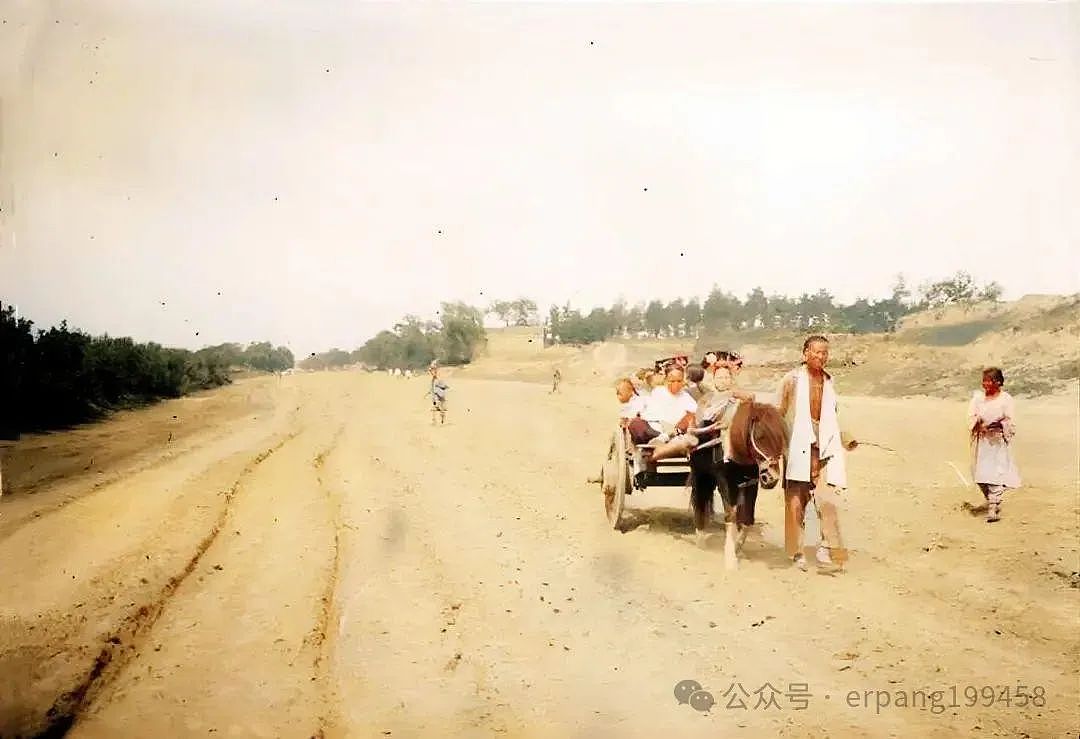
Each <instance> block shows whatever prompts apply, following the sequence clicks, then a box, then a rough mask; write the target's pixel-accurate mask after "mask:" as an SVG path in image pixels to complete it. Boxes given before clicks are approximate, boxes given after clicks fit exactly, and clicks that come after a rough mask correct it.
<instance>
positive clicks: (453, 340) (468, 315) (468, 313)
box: [299, 303, 535, 370]
mask: <svg viewBox="0 0 1080 739" xmlns="http://www.w3.org/2000/svg"><path fill="white" fill-rule="evenodd" d="M534 310H535V307H534ZM438 315H439V320H438V321H424V320H421V319H420V318H418V317H416V316H412V315H410V316H405V317H404V318H403V319H402V320H401V321H399V322H398V323H396V324H395V325H394V327H393V328H392V329H390V330H385V331H380V332H379V333H378V334H376V335H375V336H374V337H372V338H371V339H369V340H368V341H367V342H366V343H365V344H364V345H363V346H361V347H360V348H359V349H355V350H353V351H345V350H343V349H331V350H330V351H327V352H322V353H320V354H312V355H311V356H310V357H308V358H307V359H304V360H303V361H301V362H300V365H299V366H300V367H301V368H302V369H309V370H318V369H329V368H333V367H343V366H347V365H352V364H363V365H366V366H368V367H371V368H374V369H390V368H395V367H397V368H401V369H414V370H418V369H423V368H426V367H427V366H429V365H430V364H431V362H432V360H435V359H437V360H438V361H439V362H440V363H441V364H444V365H461V364H468V363H469V362H471V361H472V360H473V358H474V357H475V356H476V353H477V351H479V350H480V349H481V348H482V347H483V346H484V343H485V342H486V341H487V332H486V331H485V330H484V313H483V311H481V310H480V309H478V308H474V307H472V306H470V305H466V304H465V303H443V304H442V308H441V310H439V313H438Z"/></svg>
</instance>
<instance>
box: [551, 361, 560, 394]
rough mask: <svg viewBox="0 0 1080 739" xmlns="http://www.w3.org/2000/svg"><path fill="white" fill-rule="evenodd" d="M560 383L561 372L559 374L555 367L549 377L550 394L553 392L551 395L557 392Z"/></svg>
mask: <svg viewBox="0 0 1080 739" xmlns="http://www.w3.org/2000/svg"><path fill="white" fill-rule="evenodd" d="M561 382H562V372H560V371H559V368H558V367H556V368H555V372H554V373H553V374H552V375H551V392H553V393H557V392H559V383H561Z"/></svg>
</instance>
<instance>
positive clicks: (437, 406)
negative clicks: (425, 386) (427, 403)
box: [426, 369, 450, 426]
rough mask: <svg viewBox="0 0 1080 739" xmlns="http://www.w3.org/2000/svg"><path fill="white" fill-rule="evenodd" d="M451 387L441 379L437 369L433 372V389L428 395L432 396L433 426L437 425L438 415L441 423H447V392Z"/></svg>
mask: <svg viewBox="0 0 1080 739" xmlns="http://www.w3.org/2000/svg"><path fill="white" fill-rule="evenodd" d="M449 389H450V386H449V385H447V384H446V383H445V382H443V381H442V380H440V379H439V372H438V370H436V369H432V371H431V389H430V390H428V392H427V393H426V394H428V395H430V396H431V425H432V426H434V425H435V416H436V414H437V415H438V416H439V417H440V419H441V420H440V423H446V391H447V390H449Z"/></svg>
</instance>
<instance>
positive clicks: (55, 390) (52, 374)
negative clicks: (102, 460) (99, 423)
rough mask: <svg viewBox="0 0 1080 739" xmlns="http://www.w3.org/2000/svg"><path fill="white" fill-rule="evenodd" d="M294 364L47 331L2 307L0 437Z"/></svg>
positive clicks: (222, 348) (233, 350)
mask: <svg viewBox="0 0 1080 739" xmlns="http://www.w3.org/2000/svg"><path fill="white" fill-rule="evenodd" d="M291 366H293V356H292V352H290V351H289V350H288V349H286V348H285V347H277V348H274V347H272V346H271V345H270V344H269V343H267V342H263V343H259V344H250V345H249V346H247V347H246V348H244V347H241V346H240V345H239V344H221V345H219V346H213V347H207V348H205V349H200V350H199V351H196V352H192V351H188V350H187V349H172V348H168V347H163V346H161V345H159V344H156V343H153V342H149V343H140V342H136V341H134V340H132V339H130V338H127V337H112V336H90V335H89V334H86V333H84V332H82V331H78V330H75V329H71V328H68V325H67V322H66V321H63V322H61V324H60V325H59V326H53V327H52V328H50V329H48V330H41V329H38V330H36V331H35V330H34V324H33V322H32V321H29V320H27V319H25V318H21V317H20V318H18V319H16V317H15V310H14V308H12V307H10V306H8V307H3V306H0V427H2V428H0V431H5V432H6V433H9V434H10V433H13V432H15V431H32V430H45V429H51V428H59V427H62V426H66V425H70V424H74V423H81V422H84V421H89V420H93V419H95V418H99V417H101V416H102V415H104V414H105V413H107V412H109V411H111V410H116V409H119V408H125V407H131V406H134V405H139V404H142V403H148V402H153V401H156V400H159V399H161V398H177V397H180V396H182V395H185V394H187V393H190V392H193V391H196V390H202V389H205V388H211V387H217V386H219V385H224V384H227V383H229V382H231V379H230V374H229V373H230V369H231V368H233V367H245V368H249V369H255V370H264V371H274V370H281V369H285V368H287V367H291Z"/></svg>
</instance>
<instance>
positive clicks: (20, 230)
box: [0, 0, 1080, 355]
mask: <svg viewBox="0 0 1080 739" xmlns="http://www.w3.org/2000/svg"><path fill="white" fill-rule="evenodd" d="M0 19H2V20H3V21H4V23H3V24H0V95H2V98H0V116H2V129H0V147H2V148H0V207H2V208H3V212H2V213H0V226H2V229H3V230H2V232H0V299H3V300H5V301H6V302H17V303H19V306H20V309H21V312H22V313H23V314H25V315H27V316H28V317H31V318H33V319H35V320H36V321H38V322H39V324H42V325H49V324H51V323H53V322H55V321H58V320H60V319H61V318H68V319H69V320H70V321H71V322H72V323H73V324H74V325H77V326H79V327H82V328H84V329H86V330H88V331H91V332H93V333H101V332H106V331H107V332H109V333H111V334H115V335H132V336H135V337H137V338H140V339H144V340H157V341H161V342H164V343H166V344H171V345H180V346H189V347H193V348H194V347H198V346H201V345H204V344H206V343H217V342H220V341H248V340H257V339H268V340H271V341H273V342H274V343H287V344H288V345H289V346H291V347H292V349H293V350H294V351H295V352H296V353H297V354H300V355H302V354H306V353H308V352H310V351H316V350H323V349H326V348H329V347H331V346H338V347H341V348H346V349H351V348H354V347H356V346H358V345H360V344H361V343H362V342H363V341H364V340H366V339H367V338H369V337H370V336H371V335H373V334H374V333H375V332H377V331H378V330H380V329H382V328H385V327H388V326H389V325H390V324H392V323H393V322H394V321H395V320H396V319H398V318H400V317H401V316H402V315H403V314H405V313H407V312H413V313H418V314H421V315H425V316H428V315H432V314H433V312H434V310H435V309H436V308H437V305H438V302H439V301H440V300H442V299H462V300H466V301H469V302H472V303H474V304H484V303H487V302H488V301H489V300H491V299H493V298H497V297H508V298H509V297H515V296H517V295H527V296H531V297H533V298H534V299H536V300H537V301H538V302H539V303H540V304H541V306H546V305H547V304H548V303H551V302H557V303H562V302H564V301H566V300H570V301H571V302H572V303H573V304H575V305H577V306H578V307H582V308H588V307H591V306H593V305H597V304H601V305H607V304H610V303H611V302H612V301H613V300H614V299H615V298H616V297H618V296H619V295H620V294H622V295H624V296H625V297H627V298H628V299H629V300H630V301H631V302H634V301H636V300H638V299H644V298H651V297H660V298H663V299H671V298H674V297H680V296H681V297H690V296H694V295H698V296H704V295H705V294H707V293H708V291H709V289H710V287H711V286H712V285H713V284H714V283H718V284H720V285H721V286H723V287H724V288H726V289H729V290H731V291H732V292H734V293H736V294H738V295H745V293H746V292H748V291H749V290H750V289H751V288H752V287H754V286H755V285H761V286H763V287H764V288H765V290H766V291H767V292H774V291H775V292H782V293H788V294H798V293H799V292H802V291H808V292H813V291H816V290H817V289H819V288H826V289H829V290H830V291H832V292H833V293H834V294H835V295H836V296H837V297H838V298H840V299H842V300H845V301H847V300H851V299H853V298H855V297H857V296H859V295H870V296H878V295H882V294H884V293H886V292H887V290H888V287H889V285H890V284H891V282H892V281H893V277H894V275H895V274H896V273H897V272H901V271H902V272H904V273H906V274H907V275H908V277H909V280H910V282H912V283H913V284H918V283H919V282H921V281H923V280H925V279H927V278H930V277H937V276H945V275H947V274H950V273H952V272H954V271H956V270H958V269H967V270H969V271H970V272H972V274H974V275H975V277H976V278H977V279H978V280H980V281H982V280H992V279H993V280H998V281H999V282H1001V283H1002V284H1004V286H1005V287H1006V296H1007V297H1009V298H1015V297H1019V296H1021V295H1023V294H1026V293H1031V292H1059V293H1060V292H1075V291H1078V290H1080V256H1078V252H1080V249H1078V247H1080V208H1078V204H1080V4H1078V3H1076V2H1072V3H1066V2H1052V3H1030V4H971V3H969V4H959V5H935V4H922V5H906V4H900V3H893V4H850V5H841V4H835V3H829V4H825V3H821V4H816V5H811V4H803V5H786V4H779V3H763V4H751V3H740V4H725V5H719V4H713V5H706V4H679V5H673V4H672V5H661V4H649V5H643V4H638V5H629V4H617V3H605V4H589V5H586V4H568V3H563V4H546V5H535V4H534V5H524V4H522V5H512V4H507V3H501V4H475V5H467V6H466V5H459V4H454V5H435V4H423V5H421V4H408V5H390V4H361V3H351V2H344V1H343V0H342V1H337V2H335V1H332V0H288V1H286V0H197V1H196V0H175V1H165V0H139V1H136V0H78V1H72V2H51V3H50V2H46V1H45V0H0ZM646 188H647V190H646ZM439 231H441V232H442V233H441V234H440V233H439ZM680 252H682V253H683V254H684V255H685V256H682V257H680V256H679V253H680ZM219 292H220V295H219V294H218V293H219ZM162 302H164V303H165V306H162V305H161V303H162ZM195 331H199V332H200V333H199V336H195Z"/></svg>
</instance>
